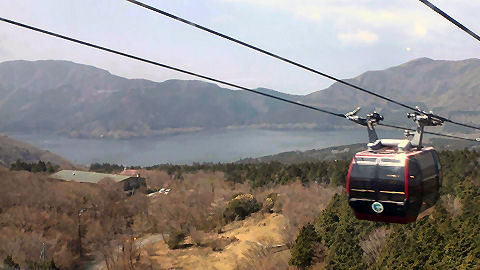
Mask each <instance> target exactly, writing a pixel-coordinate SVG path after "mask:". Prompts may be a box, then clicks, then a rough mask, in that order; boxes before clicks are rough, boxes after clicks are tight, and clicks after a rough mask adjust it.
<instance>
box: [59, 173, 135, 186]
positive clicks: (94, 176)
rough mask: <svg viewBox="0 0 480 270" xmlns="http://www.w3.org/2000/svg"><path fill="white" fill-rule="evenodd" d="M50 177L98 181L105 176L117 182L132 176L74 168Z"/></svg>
mask: <svg viewBox="0 0 480 270" xmlns="http://www.w3.org/2000/svg"><path fill="white" fill-rule="evenodd" d="M50 177H52V178H56V179H62V180H66V181H75V182H87V183H95V184H96V183H98V182H100V180H102V179H105V178H110V179H113V181H115V182H120V181H123V180H125V179H128V178H130V177H131V176H129V175H118V174H107V173H96V172H84V171H73V170H62V171H59V172H57V173H54V174H52V175H51V176H50Z"/></svg>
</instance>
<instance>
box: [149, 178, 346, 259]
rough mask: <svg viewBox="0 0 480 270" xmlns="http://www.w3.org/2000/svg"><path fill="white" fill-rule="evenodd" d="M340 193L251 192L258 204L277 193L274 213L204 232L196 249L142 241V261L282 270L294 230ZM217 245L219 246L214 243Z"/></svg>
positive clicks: (316, 188)
mask: <svg viewBox="0 0 480 270" xmlns="http://www.w3.org/2000/svg"><path fill="white" fill-rule="evenodd" d="M237 189H238V188H237ZM240 189H241V188H240ZM340 191H341V189H340V188H328V187H324V186H321V185H317V184H312V185H311V186H310V187H304V186H302V185H301V184H300V183H292V184H289V185H286V186H277V187H274V188H271V189H265V190H258V189H257V190H254V191H253V193H254V194H255V197H256V198H257V199H258V200H259V201H264V198H265V197H266V194H269V193H271V192H274V193H278V194H279V197H278V201H277V202H278V205H276V206H275V207H274V208H275V211H276V212H278V213H265V212H259V213H256V214H253V215H252V216H250V217H248V218H247V219H245V220H242V221H235V222H233V223H231V224H227V225H225V226H223V227H222V229H221V232H220V233H214V232H212V231H210V232H204V234H203V236H202V241H201V242H202V244H201V245H200V246H195V245H193V246H187V247H186V248H183V249H175V250H170V249H168V247H167V245H166V244H165V243H164V242H163V241H161V240H158V239H157V240H158V241H155V242H150V241H145V242H143V243H144V245H143V251H142V258H143V259H145V260H147V261H150V262H153V265H156V266H158V267H161V268H162V269H287V268H288V267H289V266H288V260H289V259H290V252H289V251H288V249H286V247H287V246H288V245H289V244H291V242H292V241H293V240H294V239H295V237H296V235H297V233H298V228H299V227H300V226H302V225H303V224H305V223H306V222H308V221H312V220H313V218H314V217H315V216H317V215H318V214H319V213H320V212H321V211H322V210H323V209H324V208H325V207H326V206H327V205H328V202H329V201H330V200H331V198H332V196H333V194H335V193H337V192H340ZM216 192H220V191H219V190H216ZM174 194H175V193H172V195H173V196H174ZM169 196H170V194H169ZM216 196H218V195H217V194H216ZM155 203H159V204H161V205H168V204H166V203H161V202H160V201H156V202H155ZM154 236H155V235H154ZM154 236H153V237H154ZM232 240H233V241H232ZM142 241H143V240H140V242H142ZM222 241H223V242H224V244H221V243H219V242H222ZM194 242H195V241H194V239H191V238H190V237H189V238H187V240H186V243H187V244H189V243H192V244H193V243H194ZM145 243H147V244H145ZM278 245H280V246H281V247H280V248H277V246H278Z"/></svg>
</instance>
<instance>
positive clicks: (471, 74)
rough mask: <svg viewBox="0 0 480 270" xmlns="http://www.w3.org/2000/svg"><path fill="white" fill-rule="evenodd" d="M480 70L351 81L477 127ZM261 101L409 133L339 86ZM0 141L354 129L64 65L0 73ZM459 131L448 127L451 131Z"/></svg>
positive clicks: (429, 69)
mask: <svg viewBox="0 0 480 270" xmlns="http://www.w3.org/2000/svg"><path fill="white" fill-rule="evenodd" d="M479 74H480V60H479V59H467V60H462V61H443V60H432V59H428V58H420V59H416V60H413V61H410V62H408V63H405V64H402V65H400V66H396V67H392V68H389V69H386V70H380V71H368V72H365V73H363V74H361V75H360V76H358V77H356V78H353V79H347V80H346V81H348V82H350V83H353V84H355V85H359V86H362V87H364V88H366V89H369V90H371V91H374V92H376V93H379V94H382V95H386V96H388V97H390V98H393V99H396V100H399V101H401V102H404V103H406V104H408V105H412V106H416V105H419V106H420V107H421V108H422V109H425V110H433V111H434V112H435V113H438V114H441V115H443V116H446V117H450V118H453V119H454V120H458V121H462V122H465V123H470V124H477V125H478V124H480V117H479V116H480V99H479V98H478V96H479V95H480V76H478V75H479ZM256 90H258V91H262V92H266V93H269V94H273V95H277V96H281V97H283V98H287V99H292V100H295V101H299V102H302V103H305V104H310V105H314V106H318V107H321V108H324V109H327V110H331V111H334V112H342V113H345V112H348V111H351V110H352V109H353V108H355V107H357V106H362V107H363V108H365V110H364V111H363V112H364V113H367V112H370V111H371V110H374V109H375V110H377V111H379V112H381V113H382V114H383V115H384V116H385V119H386V120H385V122H386V123H390V124H401V125H411V123H410V122H408V121H409V120H408V119H407V118H406V117H405V115H406V111H405V110H404V109H403V108H401V107H398V106H396V105H392V104H388V103H386V102H385V101H383V100H380V99H378V98H375V97H373V96H370V95H367V94H365V93H361V92H359V91H355V90H354V89H351V88H349V87H347V86H344V85H342V84H339V83H334V84H332V85H331V86H330V87H328V88H327V89H324V90H320V91H316V92H314V93H311V94H309V95H305V96H300V95H289V94H284V93H280V92H277V91H274V90H270V89H264V88H258V89H256ZM0 116H1V117H0V131H2V132H5V131H6V132H21V133H38V132H46V133H56V134H62V135H65V136H71V137H112V138H132V137H142V136H155V135H165V134H175V133H183V132H195V131H199V130H215V129H225V128H230V129H231V128H270V129H292V128H295V129H298V128H308V129H320V130H331V129H342V128H351V127H352V126H353V125H354V124H352V123H349V122H348V121H345V120H341V119H338V118H335V117H332V116H328V115H325V114H322V113H319V112H315V111H311V110H308V109H304V108H300V107H297V106H294V105H291V104H286V103H283V102H279V101H277V100H272V99H269V98H266V97H262V96H258V95H254V94H252V93H248V92H245V91H236V90H230V89H227V88H222V87H220V86H218V85H216V84H212V83H207V82H203V81H195V80H189V81H186V80H168V81H165V82H153V81H149V80H143V79H126V78H122V77H119V76H116V75H113V74H111V73H109V72H108V71H106V70H103V69H99V68H96V67H93V66H88V65H83V64H77V63H73V62H68V61H61V60H44V61H33V62H32V61H23V60H19V61H9V62H3V63H0ZM453 128H455V131H463V130H461V129H458V128H457V127H454V126H446V129H447V131H452V130H454V129H453Z"/></svg>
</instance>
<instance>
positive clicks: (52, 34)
mask: <svg viewBox="0 0 480 270" xmlns="http://www.w3.org/2000/svg"><path fill="white" fill-rule="evenodd" d="M0 21H3V22H6V23H9V24H13V25H16V26H19V27H22V28H26V29H30V30H33V31H36V32H40V33H43V34H46V35H50V36H54V37H57V38H61V39H64V40H68V41H71V42H74V43H78V44H82V45H85V46H88V47H92V48H95V49H98V50H102V51H106V52H109V53H113V54H117V55H121V56H124V57H127V58H131V59H135V60H138V61H141V62H145V63H148V64H152V65H155V66H159V67H163V68H166V69H170V70H174V71H177V72H181V73H184V74H188V75H191V76H195V77H199V78H202V79H205V80H209V81H213V82H216V83H220V84H224V85H227V86H230V87H235V88H238V89H241V90H245V91H248V92H251V93H255V94H258V95H262V96H266V97H269V98H273V99H277V100H280V101H284V102H287V103H290V104H294V105H297V106H301V107H304V108H308V109H311V110H315V111H319V112H323V113H326V114H330V115H333V116H337V117H341V118H348V117H346V115H345V114H341V113H334V112H330V111H327V110H323V109H320V108H317V107H314V106H310V105H306V104H303V103H300V102H296V101H293V100H289V99H285V98H281V97H277V96H274V95H270V94H266V93H262V92H260V91H257V90H253V89H249V88H246V87H243V86H240V85H237V84H233V83H229V82H226V81H222V80H218V79H215V78H212V77H208V76H205V75H201V74H198V73H195V72H191V71H188V70H184V69H180V68H176V67H173V66H169V65H166V64H162V63H159V62H156V61H152V60H148V59H145V58H141V57H138V56H135V55H132V54H128V53H124V52H121V51H117V50H113V49H109V48H106V47H103V46H99V45H95V44H93V43H90V42H86V41H82V40H79V39H75V38H71V37H67V36H64V35H61V34H57V33H54V32H50V31H47V30H43V29H40V28H37V27H34V26H30V25H27V24H23V23H20V22H16V21H13V20H9V19H5V18H3V17H0ZM379 125H382V126H385V127H390V128H396V129H403V130H412V129H408V128H404V127H397V126H392V125H387V124H379ZM425 133H429V134H433V135H437V136H443V137H451V138H454V137H455V138H457V139H463V140H468V141H471V140H473V141H478V142H480V138H478V139H469V138H462V137H456V136H451V135H446V134H440V133H431V132H425Z"/></svg>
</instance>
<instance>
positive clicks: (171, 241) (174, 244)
mask: <svg viewBox="0 0 480 270" xmlns="http://www.w3.org/2000/svg"><path fill="white" fill-rule="evenodd" d="M186 236H187V235H186V234H185V233H184V232H182V231H174V232H172V233H171V234H170V236H169V237H168V240H167V245H168V248H170V249H177V248H179V247H180V244H181V243H182V242H183V240H185V237H186Z"/></svg>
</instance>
